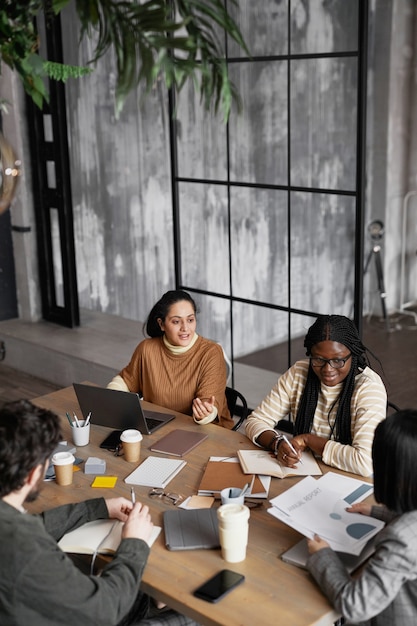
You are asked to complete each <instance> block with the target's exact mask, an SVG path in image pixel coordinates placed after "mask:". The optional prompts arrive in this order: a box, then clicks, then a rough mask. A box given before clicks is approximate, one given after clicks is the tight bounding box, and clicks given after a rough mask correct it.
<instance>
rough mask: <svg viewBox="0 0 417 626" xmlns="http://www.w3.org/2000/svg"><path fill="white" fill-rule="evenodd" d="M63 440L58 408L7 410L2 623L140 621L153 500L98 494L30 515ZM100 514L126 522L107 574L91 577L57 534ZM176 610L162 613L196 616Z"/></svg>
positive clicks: (2, 451) (2, 467)
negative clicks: (150, 502) (65, 549)
mask: <svg viewBox="0 0 417 626" xmlns="http://www.w3.org/2000/svg"><path fill="white" fill-rule="evenodd" d="M59 440H60V428H59V419H58V417H57V416H56V415H54V414H53V413H52V412H50V411H47V410H45V409H40V408H37V407H35V406H34V405H32V404H31V403H30V402H28V401H25V400H22V401H19V402H14V403H10V404H8V405H6V406H4V407H3V408H2V409H1V410H0V554H1V559H0V623H1V624H2V626H9V625H10V626H11V625H13V626H27V625H28V624H30V625H31V626H60V625H67V626H73V625H74V624H82V626H90V625H91V626H96V625H97V624H99V625H100V626H107V625H108V626H115V625H118V624H123V625H126V626H127V624H133V623H138V622H140V619H141V618H142V617H146V615H147V613H148V608H149V598H148V596H146V595H145V594H142V593H140V592H139V584H140V581H141V577H142V573H143V570H144V568H145V565H146V562H147V560H148V556H149V546H148V543H147V542H148V540H149V539H150V536H151V533H152V527H153V524H152V521H151V518H150V515H149V509H148V507H147V506H144V505H142V504H140V503H136V504H135V505H133V504H132V503H131V502H130V500H127V499H126V498H122V497H118V498H110V499H106V500H104V499H103V498H96V499H91V500H87V501H85V502H80V503H78V504H68V505H64V506H60V507H57V508H55V509H51V510H50V511H46V512H44V513H43V514H42V515H29V514H26V511H25V509H24V503H25V502H31V501H33V500H35V499H36V497H37V496H38V494H39V490H40V487H41V485H42V482H43V480H44V475H45V471H46V469H47V468H48V465H49V459H50V456H51V454H52V452H53V451H54V449H55V448H56V446H57V444H58V442H59ZM101 518H114V519H118V520H121V521H123V522H124V527H123V531H122V541H121V543H120V546H119V548H118V550H117V552H116V554H115V556H114V559H113V560H112V561H111V562H110V563H109V564H107V565H106V566H105V567H104V569H103V571H102V572H101V575H100V576H87V575H85V574H83V573H82V572H81V571H80V570H79V569H78V568H77V567H76V566H75V564H74V563H73V561H72V560H71V559H70V558H69V557H68V556H67V555H66V554H65V553H64V552H63V551H62V550H60V548H59V547H58V546H57V541H59V540H60V539H61V537H62V536H63V535H65V533H67V532H69V531H70V530H73V529H74V528H77V527H78V526H81V525H82V524H84V523H86V522H89V521H92V520H96V519H101ZM132 607H133V609H132ZM168 613H171V612H170V611H168ZM172 613H173V614H174V615H173V616H172V617H173V619H169V616H168V615H166V616H161V618H162V619H161V623H170V624H188V623H193V622H191V620H188V619H187V618H185V617H184V616H182V615H179V614H177V613H175V612H172ZM133 614H134V615H133ZM163 617H166V618H167V619H166V620H164V619H163ZM145 623H146V622H145Z"/></svg>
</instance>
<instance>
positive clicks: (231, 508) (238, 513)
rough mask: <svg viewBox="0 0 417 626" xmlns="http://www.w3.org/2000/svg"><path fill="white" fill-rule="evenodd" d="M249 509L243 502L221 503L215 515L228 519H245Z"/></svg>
mask: <svg viewBox="0 0 417 626" xmlns="http://www.w3.org/2000/svg"><path fill="white" fill-rule="evenodd" d="M249 513H250V511H249V509H248V507H247V506H246V505H245V504H235V503H233V502H232V503H230V504H222V505H221V506H219V508H218V509H217V517H218V518H219V519H228V518H229V517H230V518H232V517H233V518H237V517H239V518H243V519H246V518H248V517H249Z"/></svg>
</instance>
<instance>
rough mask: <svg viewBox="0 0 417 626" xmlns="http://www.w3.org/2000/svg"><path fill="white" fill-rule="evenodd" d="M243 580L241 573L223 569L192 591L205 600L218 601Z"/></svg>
mask: <svg viewBox="0 0 417 626" xmlns="http://www.w3.org/2000/svg"><path fill="white" fill-rule="evenodd" d="M244 580H245V577H244V576H243V575H242V574H238V573H237V572H232V571H231V570H230V569H223V570H221V571H220V572H218V573H217V574H215V575H214V576H213V578H210V580H208V581H207V582H205V583H204V584H203V585H201V587H198V588H197V589H196V590H195V591H194V595H195V596H197V598H201V599H202V600H206V601H207V602H218V601H219V600H220V599H221V598H223V597H224V596H225V595H226V594H227V593H229V591H231V590H232V589H234V588H235V587H237V586H238V585H240V583H242V582H243V581H244Z"/></svg>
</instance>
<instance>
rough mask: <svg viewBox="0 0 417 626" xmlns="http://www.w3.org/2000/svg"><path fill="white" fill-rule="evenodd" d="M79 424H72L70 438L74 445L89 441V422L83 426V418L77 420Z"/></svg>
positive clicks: (84, 443) (81, 444)
mask: <svg viewBox="0 0 417 626" xmlns="http://www.w3.org/2000/svg"><path fill="white" fill-rule="evenodd" d="M78 423H79V426H77V425H76V424H74V425H73V426H72V440H73V442H74V444H75V445H76V446H86V445H87V444H88V443H89V441H90V424H89V423H88V424H87V426H85V420H78Z"/></svg>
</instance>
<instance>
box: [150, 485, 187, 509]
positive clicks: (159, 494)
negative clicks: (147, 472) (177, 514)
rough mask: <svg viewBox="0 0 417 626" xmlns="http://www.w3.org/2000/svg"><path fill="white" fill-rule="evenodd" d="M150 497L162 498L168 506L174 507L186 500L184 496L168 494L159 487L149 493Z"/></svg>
mask: <svg viewBox="0 0 417 626" xmlns="http://www.w3.org/2000/svg"><path fill="white" fill-rule="evenodd" d="M148 496H149V497H150V498H161V499H162V500H164V502H167V503H168V504H173V505H174V506H175V505H176V504H178V502H181V500H183V499H184V498H183V497H182V496H180V494H179V493H167V492H166V491H164V490H163V489H160V488H159V487H153V488H152V489H151V490H150V492H149V493H148Z"/></svg>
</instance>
